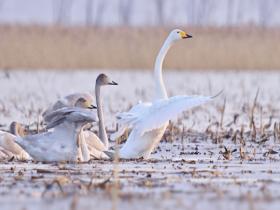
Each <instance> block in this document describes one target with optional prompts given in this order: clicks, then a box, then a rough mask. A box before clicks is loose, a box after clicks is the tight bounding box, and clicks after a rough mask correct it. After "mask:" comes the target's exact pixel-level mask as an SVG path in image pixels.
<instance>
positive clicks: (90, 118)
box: [45, 107, 97, 129]
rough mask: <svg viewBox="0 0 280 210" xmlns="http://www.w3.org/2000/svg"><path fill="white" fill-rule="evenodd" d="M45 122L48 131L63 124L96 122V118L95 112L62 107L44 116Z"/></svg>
mask: <svg viewBox="0 0 280 210" xmlns="http://www.w3.org/2000/svg"><path fill="white" fill-rule="evenodd" d="M45 121H46V122H47V129H50V128H53V127H56V126H58V125H60V124H61V123H63V122H84V123H88V122H96V121H97V116H96V112H95V111H91V110H87V109H83V108H79V107H64V108H61V109H58V110H56V111H54V112H51V113H49V114H47V115H45Z"/></svg>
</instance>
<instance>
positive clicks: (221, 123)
mask: <svg viewBox="0 0 280 210" xmlns="http://www.w3.org/2000/svg"><path fill="white" fill-rule="evenodd" d="M225 109H226V98H225V99H224V103H223V106H222V108H221V119H220V128H221V129H223V122H224V114H225Z"/></svg>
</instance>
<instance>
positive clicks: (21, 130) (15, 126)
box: [10, 121, 29, 137]
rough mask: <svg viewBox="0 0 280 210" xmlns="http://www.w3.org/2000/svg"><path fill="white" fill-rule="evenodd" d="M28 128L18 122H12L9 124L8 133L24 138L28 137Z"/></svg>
mask: <svg viewBox="0 0 280 210" xmlns="http://www.w3.org/2000/svg"><path fill="white" fill-rule="evenodd" d="M28 130H29V129H28V126H26V125H23V124H21V123H18V122H15V121H14V122H12V123H11V124H10V132H11V133H12V134H14V135H16V136H21V137H25V136H27V135H28Z"/></svg>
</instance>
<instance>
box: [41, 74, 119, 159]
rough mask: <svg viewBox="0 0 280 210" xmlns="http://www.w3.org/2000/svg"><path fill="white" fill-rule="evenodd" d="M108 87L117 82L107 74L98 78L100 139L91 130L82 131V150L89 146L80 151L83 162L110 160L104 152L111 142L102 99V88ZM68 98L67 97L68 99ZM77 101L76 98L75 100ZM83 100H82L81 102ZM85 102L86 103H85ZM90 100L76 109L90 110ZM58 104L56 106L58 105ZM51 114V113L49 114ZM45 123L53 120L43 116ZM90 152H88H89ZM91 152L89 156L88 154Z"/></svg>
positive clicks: (96, 88)
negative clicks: (91, 158)
mask: <svg viewBox="0 0 280 210" xmlns="http://www.w3.org/2000/svg"><path fill="white" fill-rule="evenodd" d="M106 85H117V83H116V82H114V81H113V80H111V79H110V78H109V77H108V76H107V75H105V74H99V75H98V77H97V78H96V82H95V96H96V104H97V115H98V119H99V121H98V124H99V137H98V136H97V135H95V133H93V132H92V131H90V130H85V129H82V131H81V133H80V135H79V140H80V142H81V145H82V146H81V147H80V148H81V149H82V148H84V146H85V145H87V147H88V148H87V149H86V148H84V149H83V151H79V153H80V155H79V156H82V157H81V159H82V160H83V161H88V160H89V159H90V157H93V158H96V159H108V158H109V157H108V156H107V155H106V154H105V153H104V152H103V151H106V150H108V148H109V140H108V136H107V133H106V129H105V125H104V116H103V100H102V98H101V94H100V93H101V87H102V86H106ZM66 98H67V97H66ZM75 99H76V98H75ZM81 99H83V98H80V100H81ZM83 102H84V103H83ZM88 102H89V101H88V100H85V101H81V103H77V102H76V103H75V104H74V106H75V107H77V106H78V107H81V108H88V106H91V107H92V105H90V104H89V103H88ZM57 103H58V102H56V103H55V104H57ZM54 109H55V108H51V109H49V110H54ZM48 113H51V112H48ZM43 117H44V121H45V122H46V123H47V124H48V123H49V121H50V120H52V119H51V118H50V117H48V118H46V117H45V115H43ZM87 150H88V151H87ZM88 152H89V154H87V153H88Z"/></svg>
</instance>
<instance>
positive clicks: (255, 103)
mask: <svg viewBox="0 0 280 210" xmlns="http://www.w3.org/2000/svg"><path fill="white" fill-rule="evenodd" d="M258 95H259V88H258V90H257V92H256V96H255V98H254V102H253V105H252V109H251V113H250V124H249V128H250V129H251V128H252V125H253V123H254V112H255V108H256V106H257V99H258Z"/></svg>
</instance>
